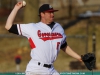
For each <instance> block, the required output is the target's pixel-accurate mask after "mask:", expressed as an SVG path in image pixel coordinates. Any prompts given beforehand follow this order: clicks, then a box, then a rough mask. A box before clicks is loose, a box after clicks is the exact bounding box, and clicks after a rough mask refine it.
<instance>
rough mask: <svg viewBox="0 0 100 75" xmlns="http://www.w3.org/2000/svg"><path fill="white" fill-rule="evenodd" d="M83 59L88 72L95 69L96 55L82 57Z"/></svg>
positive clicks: (90, 54)
mask: <svg viewBox="0 0 100 75" xmlns="http://www.w3.org/2000/svg"><path fill="white" fill-rule="evenodd" d="M81 58H82V61H83V62H84V64H85V66H86V67H87V68H88V70H92V69H93V68H94V67H95V62H96V57H95V54H94V53H87V54H84V55H81Z"/></svg>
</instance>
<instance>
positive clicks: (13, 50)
mask: <svg viewBox="0 0 100 75" xmlns="http://www.w3.org/2000/svg"><path fill="white" fill-rule="evenodd" d="M17 1H21V0H0V72H17V71H19V72H24V71H25V69H26V65H27V63H28V62H29V60H30V46H29V42H28V41H27V39H26V38H25V37H21V36H16V35H15V34H11V33H9V32H8V31H7V30H6V29H5V28H4V26H5V24H6V20H7V17H8V16H9V14H10V12H11V11H12V9H13V8H14V6H15V4H16V3H17ZM25 1H26V2H27V5H26V6H25V7H23V8H22V9H21V10H19V12H18V14H17V16H16V18H15V21H14V23H29V22H38V21H39V17H38V8H39V6H41V5H42V4H44V3H49V4H51V5H52V6H53V7H54V9H58V10H59V11H58V12H55V13H54V14H55V21H56V22H59V23H60V24H61V25H62V27H63V28H64V30H65V33H66V35H67V42H68V45H69V46H70V47H71V48H72V49H73V50H74V51H75V52H77V53H78V54H80V55H82V54H85V53H88V52H94V53H95V55H96V58H97V59H96V64H95V70H99V69H100V63H99V62H100V33H99V32H100V0H25ZM54 66H55V69H56V70H58V71H59V72H63V71H71V70H87V68H86V67H85V66H84V64H83V63H80V62H78V61H77V60H76V59H74V58H72V57H70V56H68V55H66V54H65V53H64V52H62V51H60V53H59V55H58V58H57V60H56V61H55V63H54Z"/></svg>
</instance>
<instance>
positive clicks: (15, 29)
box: [8, 24, 19, 35]
mask: <svg viewBox="0 0 100 75" xmlns="http://www.w3.org/2000/svg"><path fill="white" fill-rule="evenodd" d="M8 31H9V32H10V33H14V34H17V35H18V34H19V33H18V29H17V24H13V25H12V27H11V28H10V29H9V30H8Z"/></svg>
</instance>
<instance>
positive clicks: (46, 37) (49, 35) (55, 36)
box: [37, 30, 63, 41]
mask: <svg viewBox="0 0 100 75" xmlns="http://www.w3.org/2000/svg"><path fill="white" fill-rule="evenodd" d="M37 34H38V37H39V38H40V39H42V40H43V41H47V40H54V39H60V38H63V36H62V35H61V34H60V33H57V32H54V33H49V32H47V33H42V32H41V31H40V30H38V32H37Z"/></svg>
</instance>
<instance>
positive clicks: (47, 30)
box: [5, 2, 81, 75]
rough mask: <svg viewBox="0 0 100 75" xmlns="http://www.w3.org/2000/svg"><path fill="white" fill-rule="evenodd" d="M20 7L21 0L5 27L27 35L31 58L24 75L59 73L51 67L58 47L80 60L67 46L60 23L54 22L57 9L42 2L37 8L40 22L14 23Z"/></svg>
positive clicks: (52, 74)
mask: <svg viewBox="0 0 100 75" xmlns="http://www.w3.org/2000/svg"><path fill="white" fill-rule="evenodd" d="M21 8H22V2H18V3H17V4H16V5H15V7H14V9H13V10H12V12H11V13H10V15H9V16H8V19H7V21H6V25H5V28H6V29H7V30H8V31H9V32H11V33H14V34H17V35H21V36H25V37H27V39H28V41H29V43H30V47H31V53H30V55H31V60H30V61H29V63H28V65H27V67H26V75H60V74H59V73H58V72H57V71H56V70H55V69H54V67H53V63H54V61H55V60H56V58H57V55H58V53H59V51H60V49H61V50H63V51H64V52H65V53H67V54H68V55H70V56H72V57H74V58H76V59H78V60H79V61H81V56H80V55H78V54H77V53H76V52H74V51H73V50H72V49H71V48H70V47H69V46H68V44H67V42H66V35H65V33H64V30H63V28H62V27H61V25H60V24H59V23H57V22H54V12H56V11H58V10H54V9H53V7H52V6H51V5H49V4H43V5H42V6H41V7H40V8H39V16H40V22H38V23H28V24H14V23H13V22H14V19H15V16H16V14H17V12H18V11H19V10H20V9H21ZM37 16H38V15H37Z"/></svg>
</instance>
